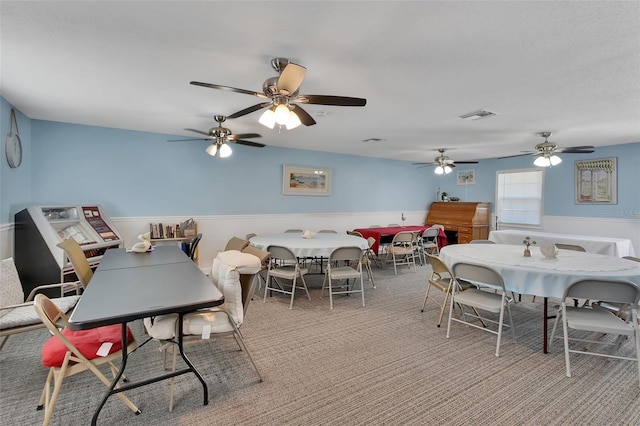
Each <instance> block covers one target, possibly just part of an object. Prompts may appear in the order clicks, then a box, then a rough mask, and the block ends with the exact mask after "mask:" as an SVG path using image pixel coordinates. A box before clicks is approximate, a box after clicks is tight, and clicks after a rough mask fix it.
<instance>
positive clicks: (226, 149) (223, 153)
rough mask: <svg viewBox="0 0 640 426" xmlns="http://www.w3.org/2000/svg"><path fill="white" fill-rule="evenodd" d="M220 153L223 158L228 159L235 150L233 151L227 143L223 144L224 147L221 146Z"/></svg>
mask: <svg viewBox="0 0 640 426" xmlns="http://www.w3.org/2000/svg"><path fill="white" fill-rule="evenodd" d="M218 151H219V152H220V157H221V158H227V157H228V156H230V155H231V153H233V150H232V149H231V147H230V146H229V145H227V144H226V143H223V144H222V145H220V149H219V150H218Z"/></svg>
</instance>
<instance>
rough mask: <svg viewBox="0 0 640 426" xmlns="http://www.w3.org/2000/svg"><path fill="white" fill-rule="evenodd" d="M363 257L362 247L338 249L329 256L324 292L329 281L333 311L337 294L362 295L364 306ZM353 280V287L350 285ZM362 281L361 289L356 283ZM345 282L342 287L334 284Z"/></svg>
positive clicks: (323, 284)
mask: <svg viewBox="0 0 640 426" xmlns="http://www.w3.org/2000/svg"><path fill="white" fill-rule="evenodd" d="M362 257H363V250H362V249H361V248H360V247H338V248H337V249H335V250H333V251H332V252H331V254H330V255H329V262H328V266H327V271H326V273H325V275H324V280H323V281H322V290H324V288H325V284H326V282H327V281H328V282H329V284H328V288H329V308H330V309H333V296H334V295H335V294H347V295H349V294H351V293H360V294H361V295H362V306H364V283H363V279H362ZM351 279H353V285H351V286H350V285H349V280H351ZM358 279H360V287H359V288H358V287H357V286H356V283H357V281H358ZM334 280H335V281H337V282H340V281H344V283H343V285H342V286H338V285H337V283H336V284H334Z"/></svg>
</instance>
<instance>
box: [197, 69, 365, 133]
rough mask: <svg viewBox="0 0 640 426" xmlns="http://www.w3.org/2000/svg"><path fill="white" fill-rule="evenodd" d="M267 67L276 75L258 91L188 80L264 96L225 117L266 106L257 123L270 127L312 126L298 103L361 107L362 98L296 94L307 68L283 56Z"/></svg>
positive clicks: (309, 117) (362, 103) (363, 102)
mask: <svg viewBox="0 0 640 426" xmlns="http://www.w3.org/2000/svg"><path fill="white" fill-rule="evenodd" d="M271 66H272V67H273V69H274V70H276V71H277V72H278V76H276V77H270V78H268V79H266V80H265V81H264V83H263V84H262V93H260V92H254V91H252V90H245V89H238V88H235V87H229V86H222V85H219V84H211V83H201V82H198V81H192V82H191V84H193V85H195V86H202V87H209V88H211V89H220V90H230V91H232V92H237V93H244V94H246V95H253V96H257V97H258V98H263V99H267V101H265V102H262V103H259V104H256V105H253V106H250V107H248V108H245V109H243V110H241V111H238V112H236V113H233V114H231V115H229V118H238V117H242V116H243V115H247V114H250V113H252V112H255V111H258V110H261V109H263V108H267V107H268V108H269V109H268V110H267V111H265V112H264V113H263V114H262V116H261V117H260V120H259V121H260V123H261V124H263V125H265V126H267V127H269V128H271V129H273V127H274V126H275V124H276V123H277V124H280V125H286V127H287V129H293V128H295V127H298V126H299V125H300V124H304V125H305V126H312V125H314V124H316V121H315V120H314V119H313V118H312V117H311V115H309V113H307V112H306V111H305V110H304V109H302V107H301V106H300V105H298V104H314V105H334V106H356V107H362V106H365V105H366V103H367V100H366V99H362V98H351V97H347V96H331V95H300V94H299V90H300V85H301V84H302V80H304V76H305V74H306V72H307V69H306V68H305V67H303V66H302V65H298V64H294V63H293V62H289V60H288V59H286V58H274V59H272V60H271Z"/></svg>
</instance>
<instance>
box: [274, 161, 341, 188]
mask: <svg viewBox="0 0 640 426" xmlns="http://www.w3.org/2000/svg"><path fill="white" fill-rule="evenodd" d="M282 193H283V194H284V195H320V196H328V195H331V169H327V168H324V167H306V166H291V165H288V164H284V165H283V170H282Z"/></svg>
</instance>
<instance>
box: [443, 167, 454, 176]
mask: <svg viewBox="0 0 640 426" xmlns="http://www.w3.org/2000/svg"><path fill="white" fill-rule="evenodd" d="M452 171H453V169H452V168H451V166H449V165H446V166H444V174H445V175H448V174H449V173H451V172H452Z"/></svg>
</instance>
